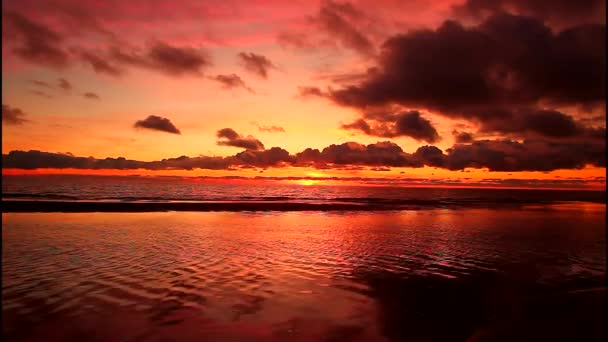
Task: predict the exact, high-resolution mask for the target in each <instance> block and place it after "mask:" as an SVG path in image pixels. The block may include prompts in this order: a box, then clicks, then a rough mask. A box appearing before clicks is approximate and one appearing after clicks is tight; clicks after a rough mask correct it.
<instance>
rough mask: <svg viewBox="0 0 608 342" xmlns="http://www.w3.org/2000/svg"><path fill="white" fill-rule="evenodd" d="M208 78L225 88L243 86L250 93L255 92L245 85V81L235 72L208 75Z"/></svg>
mask: <svg viewBox="0 0 608 342" xmlns="http://www.w3.org/2000/svg"><path fill="white" fill-rule="evenodd" d="M210 79H212V80H214V81H216V82H218V83H220V84H221V85H222V86H223V87H224V88H225V89H234V88H243V89H245V90H247V91H248V92H250V93H255V91H254V90H253V89H251V88H250V87H249V86H247V84H245V81H243V79H242V78H240V77H239V76H238V75H236V74H229V75H216V76H213V77H210Z"/></svg>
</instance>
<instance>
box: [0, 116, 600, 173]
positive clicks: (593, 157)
mask: <svg viewBox="0 0 608 342" xmlns="http://www.w3.org/2000/svg"><path fill="white" fill-rule="evenodd" d="M3 120H5V119H4V113H3ZM218 136H219V137H222V138H225V139H227V140H226V142H229V141H232V140H237V139H242V136H241V135H239V134H238V133H237V132H235V131H234V130H232V129H230V128H226V129H223V130H220V131H218ZM252 139H253V138H252ZM258 143H259V142H258ZM259 144H261V143H259ZM240 147H242V146H240ZM605 152H606V142H605V139H604V140H597V141H595V142H585V141H581V142H575V143H571V142H568V143H564V142H560V141H548V140H524V141H523V142H518V141H514V140H509V139H500V140H477V141H474V142H472V143H471V144H455V145H454V146H452V147H451V148H449V149H447V150H446V152H445V153H444V152H443V151H442V150H440V149H439V148H437V147H436V146H429V145H427V146H422V147H419V148H418V149H417V150H416V151H415V152H414V153H413V154H410V153H406V152H404V151H403V150H402V149H401V148H400V147H399V146H398V145H396V144H394V143H392V142H389V141H385V142H378V143H374V144H369V145H362V144H359V143H356V142H347V143H343V144H339V145H330V146H328V147H326V148H324V149H322V150H321V151H319V150H318V149H313V148H307V149H305V150H304V151H302V152H300V153H296V154H295V155H291V154H290V153H289V152H287V151H286V150H284V149H282V148H280V147H273V148H271V149H267V150H263V149H258V150H254V149H248V150H246V151H243V152H240V153H237V154H236V155H233V156H228V157H206V156H200V157H195V158H190V157H186V156H181V157H178V158H170V159H162V160H160V161H152V162H143V161H134V160H127V159H125V158H106V159H95V158H91V157H89V158H83V157H75V156H72V155H69V154H60V153H48V152H40V151H29V152H25V151H12V152H10V153H9V154H5V155H3V156H2V166H3V167H4V168H22V169H35V168H82V169H139V168H141V169H148V170H168V169H185V170H191V169H196V168H202V169H223V170H226V169H234V168H235V167H237V168H258V167H259V168H266V167H283V166H296V167H298V166H299V167H303V166H308V167H315V168H319V169H351V170H352V169H361V167H375V168H389V167H422V166H425V165H426V166H432V167H438V168H444V169H449V170H464V169H465V168H487V169H489V170H490V171H509V172H511V171H513V172H515V171H552V170H557V169H580V168H583V167H585V166H587V165H592V166H597V167H605V166H606V156H605Z"/></svg>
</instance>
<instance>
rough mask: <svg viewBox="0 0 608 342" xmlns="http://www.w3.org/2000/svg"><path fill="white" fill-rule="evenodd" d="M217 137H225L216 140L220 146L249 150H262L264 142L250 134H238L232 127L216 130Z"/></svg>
mask: <svg viewBox="0 0 608 342" xmlns="http://www.w3.org/2000/svg"><path fill="white" fill-rule="evenodd" d="M217 137H218V138H220V139H221V138H223V139H226V140H220V141H218V142H217V144H218V145H221V146H233V147H240V148H244V149H247V150H251V151H261V150H264V144H262V142H261V141H259V140H258V139H256V138H254V137H252V136H247V137H244V136H242V135H240V134H238V133H237V132H236V131H235V130H233V129H232V128H223V129H220V130H219V131H217Z"/></svg>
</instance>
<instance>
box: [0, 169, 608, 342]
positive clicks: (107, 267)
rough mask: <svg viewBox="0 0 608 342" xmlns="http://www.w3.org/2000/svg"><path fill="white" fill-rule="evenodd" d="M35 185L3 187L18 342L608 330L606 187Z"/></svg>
mask: <svg viewBox="0 0 608 342" xmlns="http://www.w3.org/2000/svg"><path fill="white" fill-rule="evenodd" d="M24 179H25V180H24ZM34 179H36V180H35V181H32V178H31V177H30V178H19V177H17V178H12V179H9V181H8V182H7V181H6V180H7V177H4V178H3V180H4V182H3V189H2V190H3V214H2V223H3V224H2V265H3V270H2V304H3V307H2V313H3V337H4V338H5V339H7V340H13V341H34V340H41V339H43V340H45V341H72V340H74V341H75V340H95V341H201V340H205V341H539V340H541V341H575V340H576V341H603V340H605V337H606V329H605V321H606V318H607V317H606V311H605V306H606V253H605V251H606V223H605V220H606V207H605V203H604V201H605V192H594V191H551V190H535V191H532V190H500V189H455V188H390V187H362V186H349V187H346V186H345V187H336V186H321V185H311V186H303V185H291V184H276V185H270V186H267V185H264V186H256V185H243V184H237V185H235V184H209V183H208V182H204V181H201V182H193V181H183V180H178V179H166V180H158V179H141V180H138V181H125V179H122V178H117V177H50V178H49V177H46V176H45V177H39V178H36V177H34ZM49 179H51V180H50V181H49ZM12 202H24V203H27V205H21V206H19V205H17V206H12V207H10V206H7V204H8V203H12ZM45 202H53V203H67V204H65V205H64V206H63V207H62V208H63V209H65V210H64V211H65V212H52V211H51V210H43V209H44V208H47V209H48V208H51V207H44V205H41V206H38V205H39V204H40V203H45ZM184 202H188V203H189V202H193V203H215V204H217V203H223V202H230V203H237V204H238V205H237V206H234V207H229V209H230V210H222V208H224V207H222V206H215V207H211V208H212V211H208V210H186V209H192V208H194V209H196V207H179V206H175V207H154V205H155V203H161V204H163V205H164V204H166V203H178V204H183V203H184ZM250 202H255V203H262V205H261V206H260V207H256V210H246V209H251V208H252V207H247V204H246V203H250ZM292 202H297V203H309V204H311V205H317V204H323V205H324V206H323V207H322V208H325V209H328V210H314V209H315V208H317V207H305V208H307V211H299V210H278V209H280V208H285V207H281V206H282V205H285V204H286V203H292ZM78 203H93V204H95V205H99V208H101V209H100V210H89V209H90V208H93V209H94V208H96V207H86V208H85V207H82V206H81V205H80V204H78ZM104 203H111V204H112V205H115V206H121V205H126V206H128V205H131V206H136V205H139V206H141V207H142V208H147V209H145V210H139V211H143V212H135V211H138V210H133V211H134V212H120V211H121V210H114V209H112V208H116V207H104V206H103V205H104ZM243 203H245V204H243ZM340 203H351V204H352V203H354V204H356V206H352V207H351V206H342V207H341V206H340ZM505 204H507V205H505ZM151 205H152V206H151ZM242 205H244V206H242ZM6 208H8V209H6ZM40 208H42V209H40ZM79 208H80V209H83V208H84V209H86V210H84V209H83V210H80V209H79ZM87 208H88V209H87ZM104 208H105V209H104ZM108 208H109V209H108ZM158 208H160V209H158ZM201 208H203V207H201ZM206 208H209V207H206ZM239 208H241V209H243V210H239ZM295 208H302V207H295ZM343 208H346V209H345V210H342V209H343ZM157 209H158V210H157ZM173 209H178V210H173ZM275 209H277V210H275ZM385 209H386V210H385ZM78 211H80V212H78ZM127 211H131V210H127Z"/></svg>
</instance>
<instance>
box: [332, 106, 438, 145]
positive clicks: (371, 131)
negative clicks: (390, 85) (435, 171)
mask: <svg viewBox="0 0 608 342" xmlns="http://www.w3.org/2000/svg"><path fill="white" fill-rule="evenodd" d="M369 122H371V123H372V124H371V125H370V123H369ZM342 128H343V129H350V130H358V131H361V132H363V133H365V134H367V135H371V136H377V137H384V138H394V137H400V136H408V137H411V138H414V139H416V140H418V141H426V142H429V143H434V142H437V141H439V140H440V139H439V134H438V133H437V130H436V129H435V127H433V125H432V124H431V122H430V121H429V120H427V119H426V118H424V117H422V116H421V115H420V112H418V111H415V110H414V111H405V112H401V113H387V112H384V113H368V114H366V115H364V118H363V119H357V120H356V121H354V122H352V123H350V124H344V125H342Z"/></svg>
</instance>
